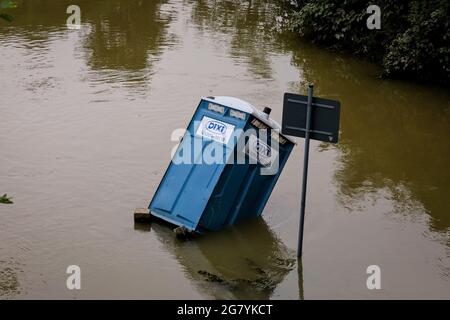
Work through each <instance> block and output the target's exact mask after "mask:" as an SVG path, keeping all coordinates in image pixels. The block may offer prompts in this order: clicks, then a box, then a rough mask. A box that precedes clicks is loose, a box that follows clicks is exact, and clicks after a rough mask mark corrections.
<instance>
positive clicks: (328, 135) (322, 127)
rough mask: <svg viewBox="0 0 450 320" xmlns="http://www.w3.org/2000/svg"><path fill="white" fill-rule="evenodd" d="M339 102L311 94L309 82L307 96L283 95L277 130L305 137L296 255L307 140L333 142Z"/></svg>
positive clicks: (300, 239)
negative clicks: (279, 123) (279, 122)
mask: <svg viewBox="0 0 450 320" xmlns="http://www.w3.org/2000/svg"><path fill="white" fill-rule="evenodd" d="M339 115H340V103H339V101H335V100H328V99H322V98H317V97H314V96H313V85H309V86H308V95H307V96H302V95H297V94H292V93H285V94H284V102H283V121H282V129H281V132H282V133H284V134H286V135H292V136H297V137H304V138H305V151H304V160H303V181H302V195H301V202H300V226H299V234H298V251H297V257H299V258H300V257H301V256H302V252H303V230H304V224H305V207H306V189H307V181H308V164H309V141H310V139H314V140H319V141H324V142H332V143H337V141H338V138H339Z"/></svg>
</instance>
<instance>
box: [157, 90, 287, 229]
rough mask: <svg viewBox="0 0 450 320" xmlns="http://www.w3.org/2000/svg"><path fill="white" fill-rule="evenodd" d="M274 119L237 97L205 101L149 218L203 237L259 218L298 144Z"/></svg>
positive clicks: (192, 123) (158, 194)
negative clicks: (210, 231)
mask: <svg viewBox="0 0 450 320" xmlns="http://www.w3.org/2000/svg"><path fill="white" fill-rule="evenodd" d="M269 113H270V109H269V108H265V109H264V112H262V111H260V110H258V109H256V108H255V107H254V106H252V105H251V104H249V103H248V102H245V101H243V100H240V99H237V98H233V97H224V96H218V97H205V98H202V99H201V100H200V103H199V105H198V107H197V110H196V111H195V113H194V115H193V117H192V119H191V121H190V123H189V125H188V127H187V130H186V133H185V134H184V136H183V139H182V140H181V142H180V144H179V146H178V148H177V150H176V152H175V154H174V155H173V157H172V161H171V162H170V164H169V166H168V168H167V170H166V172H165V174H164V176H163V178H162V180H161V182H160V184H159V186H158V189H157V190H156V192H155V194H154V196H153V199H152V200H151V202H150V205H149V209H150V213H151V214H152V215H154V216H157V217H159V218H162V219H164V220H166V221H169V222H171V223H173V224H175V225H178V226H184V227H185V228H187V229H188V230H190V231H198V232H203V231H207V230H219V229H221V228H223V227H226V226H230V225H233V224H234V223H236V222H237V221H239V220H243V219H248V218H251V217H258V216H260V215H261V213H262V211H263V209H264V206H265V204H266V202H267V200H268V199H269V196H270V194H271V192H272V190H273V188H274V186H275V183H276V182H277V180H278V177H279V176H280V174H281V171H282V169H283V167H284V164H285V163H286V161H287V159H288V157H289V155H290V153H291V151H292V149H293V147H294V144H295V143H294V142H293V141H292V140H291V139H290V138H288V137H286V136H284V135H282V134H281V133H280V126H279V124H278V123H276V122H275V121H274V120H272V119H271V118H270V117H269Z"/></svg>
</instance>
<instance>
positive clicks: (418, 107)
mask: <svg viewBox="0 0 450 320" xmlns="http://www.w3.org/2000/svg"><path fill="white" fill-rule="evenodd" d="M315 52H316V49H314V48H312V47H309V46H299V47H298V49H297V50H295V51H294V56H293V63H294V64H295V65H296V66H298V67H299V68H301V69H302V70H303V71H304V75H305V77H306V79H308V80H309V81H313V82H315V83H317V85H316V86H317V92H318V94H321V93H322V94H325V95H326V96H328V97H330V98H334V99H338V100H340V101H341V103H342V105H343V108H342V115H341V131H342V135H341V141H340V143H339V144H338V145H337V147H338V148H339V149H340V150H341V159H340V161H341V163H340V169H339V170H338V171H337V172H336V176H335V177H336V181H337V183H338V185H339V197H340V200H341V201H342V203H343V204H344V205H345V206H347V207H348V208H356V207H357V206H358V204H360V203H361V202H364V201H365V202H367V199H364V197H367V195H368V194H372V195H373V196H374V197H377V192H378V191H380V190H387V191H388V193H389V195H388V196H387V197H388V198H390V199H391V200H393V201H394V203H395V205H396V207H395V208H394V212H396V213H403V214H405V213H406V214H408V213H414V212H418V211H419V212H421V211H423V209H425V212H426V213H428V214H429V215H430V216H431V218H432V220H431V224H432V227H433V228H436V229H439V230H445V229H446V228H449V227H450V215H449V214H448V213H449V210H450V207H449V205H448V198H447V195H448V192H449V190H450V171H449V170H448V168H447V165H448V159H449V158H450V141H449V140H448V139H447V138H448V137H449V136H450V96H449V94H448V92H445V91H443V90H440V89H431V88H426V87H423V86H416V85H414V84H408V83H397V82H393V81H391V82H386V81H382V80H378V79H376V78H375V77H373V76H374V74H375V73H376V72H377V69H376V68H375V67H373V66H370V65H367V69H363V70H361V68H358V67H357V64H360V62H358V61H356V60H350V59H347V60H345V61H344V60H343V57H341V56H333V55H332V54H328V55H324V56H322V57H318V56H317V55H315ZM368 74H369V75H368ZM422 206H423V209H422Z"/></svg>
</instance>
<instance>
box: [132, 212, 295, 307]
mask: <svg viewBox="0 0 450 320" xmlns="http://www.w3.org/2000/svg"><path fill="white" fill-rule="evenodd" d="M135 229H138V230H141V231H146V227H145V226H143V225H139V224H136V225H135ZM151 230H152V232H155V233H156V234H157V237H158V239H159V240H160V242H162V243H164V245H165V246H166V247H167V249H168V250H169V251H170V252H171V253H172V254H173V255H174V256H175V257H176V258H177V259H178V261H179V263H180V264H181V265H182V266H183V268H184V269H185V271H186V273H187V274H188V276H189V278H191V279H192V280H194V281H195V282H196V283H197V284H198V287H199V288H200V289H201V290H202V291H204V292H206V293H207V294H208V295H211V296H213V297H215V298H221V299H268V298H270V297H271V295H272V293H273V291H274V290H275V288H276V287H277V285H278V284H279V283H281V281H282V280H283V279H284V277H285V276H286V275H287V274H288V272H289V271H290V270H292V269H293V268H294V266H295V261H296V259H295V252H293V251H292V250H289V249H288V248H287V247H286V246H285V245H284V244H283V243H281V242H280V241H279V240H278V239H277V237H276V236H275V234H274V233H273V232H272V231H271V230H270V229H269V227H268V226H267V224H266V223H265V221H264V220H263V219H262V218H261V219H257V220H253V221H249V222H247V223H242V224H240V225H238V226H235V227H232V228H228V229H226V230H223V231H220V232H216V233H211V234H206V235H202V236H199V237H198V238H195V239H192V240H188V241H182V240H179V239H177V238H176V237H175V234H174V233H173V231H172V228H171V227H170V226H168V225H167V224H165V223H163V222H158V223H156V222H155V223H153V224H152V226H151Z"/></svg>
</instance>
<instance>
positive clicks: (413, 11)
mask: <svg viewBox="0 0 450 320" xmlns="http://www.w3.org/2000/svg"><path fill="white" fill-rule="evenodd" d="M373 4H376V5H378V6H379V7H380V9H381V29H380V30H370V29H368V28H367V25H366V21H367V18H368V17H369V15H370V14H368V13H367V12H366V10H367V7H368V2H367V1H362V0H343V1H342V0H341V1H339V0H303V1H299V2H298V7H297V8H295V9H294V10H293V12H292V15H291V18H290V23H289V28H290V29H291V30H292V31H294V32H297V33H299V34H300V36H301V37H303V38H306V39H309V40H311V41H312V42H314V43H317V44H320V45H324V46H327V47H329V48H332V49H336V50H342V51H348V52H352V53H356V54H358V55H361V56H364V57H366V58H368V59H370V60H372V61H376V62H378V63H380V64H381V65H382V66H383V68H384V73H385V75H388V76H395V77H406V76H407V77H414V78H416V79H418V80H422V81H433V82H441V83H450V61H449V59H450V55H449V53H450V28H449V21H450V19H448V17H449V16H450V2H449V1H448V0H410V1H397V0H378V1H374V2H373Z"/></svg>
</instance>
